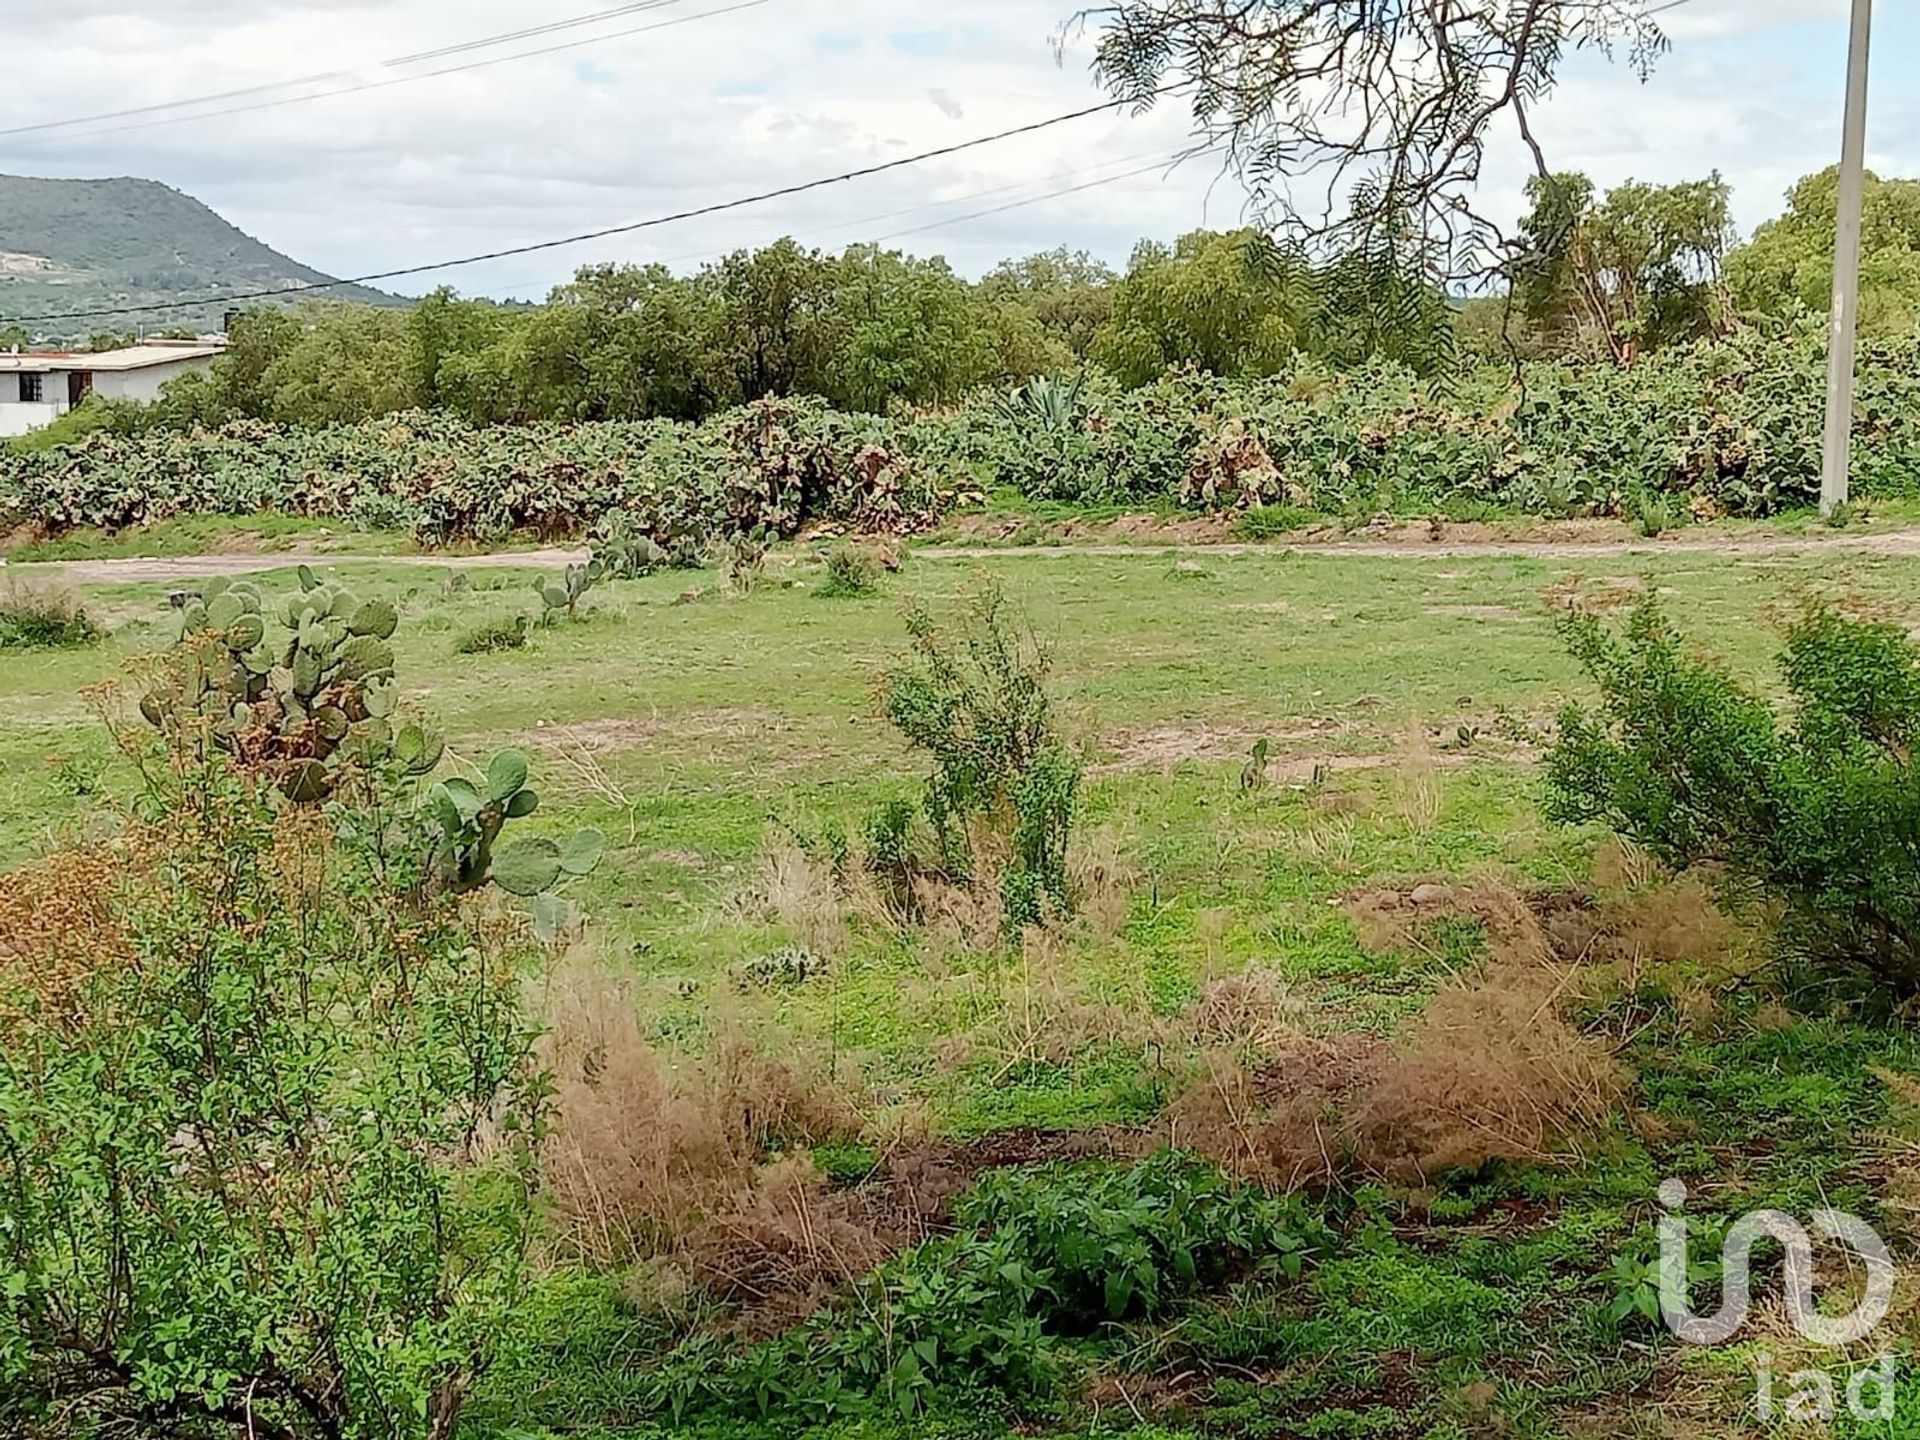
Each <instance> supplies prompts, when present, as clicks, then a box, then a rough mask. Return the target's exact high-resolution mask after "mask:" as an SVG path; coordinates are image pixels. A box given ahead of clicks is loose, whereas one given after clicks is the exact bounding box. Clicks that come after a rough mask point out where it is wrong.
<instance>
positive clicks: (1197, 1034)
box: [1186, 969, 1307, 1051]
mask: <svg viewBox="0 0 1920 1440" xmlns="http://www.w3.org/2000/svg"><path fill="white" fill-rule="evenodd" d="M1306 1008H1307V1007H1306V1004H1305V1002H1304V1001H1302V1000H1300V999H1299V998H1298V997H1297V996H1295V995H1294V994H1293V993H1292V992H1291V991H1290V990H1289V988H1288V986H1287V982H1286V981H1285V980H1283V979H1281V978H1280V977H1279V976H1278V975H1275V974H1273V973H1272V972H1271V971H1268V970H1257V969H1256V970H1246V971H1243V972H1241V973H1240V974H1238V975H1228V976H1224V977H1222V978H1220V979H1218V980H1211V981H1208V982H1207V984H1206V986H1205V988H1204V989H1203V990H1202V991H1201V994H1200V999H1199V1000H1198V1001H1197V1002H1196V1003H1195V1004H1194V1005H1192V1006H1191V1007H1190V1008H1189V1009H1188V1011H1187V1014H1186V1021H1187V1025H1188V1027H1189V1028H1190V1031H1191V1033H1192V1036H1193V1039H1194V1040H1195V1042H1196V1043H1198V1044H1199V1045H1200V1046H1201V1047H1202V1048H1205V1049H1209V1050H1217V1049H1248V1050H1255V1051H1263V1050H1279V1049H1281V1048H1283V1047H1284V1046H1285V1045H1286V1044H1287V1043H1289V1042H1290V1041H1294V1040H1297V1038H1298V1037H1299V1033H1300V1028H1299V1027H1300V1019H1301V1017H1302V1015H1304V1014H1305V1012H1306Z"/></svg>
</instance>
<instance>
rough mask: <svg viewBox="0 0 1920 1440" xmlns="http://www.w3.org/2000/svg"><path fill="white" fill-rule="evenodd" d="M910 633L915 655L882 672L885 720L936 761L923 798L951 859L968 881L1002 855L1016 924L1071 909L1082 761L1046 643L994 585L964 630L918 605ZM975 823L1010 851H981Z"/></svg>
mask: <svg viewBox="0 0 1920 1440" xmlns="http://www.w3.org/2000/svg"><path fill="white" fill-rule="evenodd" d="M907 633H908V634H909V635H910V636H911V637H912V640H913V651H912V654H911V655H910V656H909V657H908V658H907V659H905V660H903V661H902V662H901V663H899V664H897V665H896V666H894V668H893V669H892V670H890V671H889V672H888V674H887V676H886V682H885V694H886V707H887V718H888V719H890V720H891V721H892V722H893V724H894V726H895V728H897V729H898V730H899V731H900V733H901V734H902V735H903V736H905V737H906V739H907V742H908V743H909V744H910V745H912V746H914V747H915V748H917V749H921V750H925V751H926V752H927V753H928V754H929V755H930V756H931V757H932V759H933V773H932V775H930V776H929V777H928V779H927V788H926V798H925V802H924V803H925V808H926V813H927V819H928V820H929V821H930V822H931V823H932V825H933V830H934V834H935V836H936V837H937V839H938V841H939V844H940V849H941V856H942V860H943V862H944V863H945V865H946V866H947V868H948V869H949V870H950V871H952V872H953V873H954V874H955V875H956V876H959V877H963V878H973V877H975V876H976V874H977V872H978V869H979V867H980V866H981V864H982V863H983V862H990V863H994V864H998V865H999V866H1000V867H1001V868H1000V876H999V879H1000V897H1001V903H1002V907H1003V909H1004V912H1005V916H1006V921H1007V923H1008V925H1009V926H1013V927H1018V926H1020V925H1027V924H1033V923H1036V922H1037V921H1039V920H1041V919H1042V918H1044V916H1045V914H1046V911H1047V908H1048V906H1049V903H1051V906H1052V907H1053V908H1054V909H1057V910H1061V911H1065V910H1068V909H1070V908H1071V906H1072V895H1071V890H1070V886H1069V884H1068V878H1067V845H1068V841H1069V838H1070V837H1071V834H1072V829H1073V819H1074V811H1075V807H1076V804H1077V802H1078V798H1079V788H1080V773H1081V764H1080V759H1079V757H1078V756H1077V755H1075V754H1074V752H1073V751H1072V750H1071V749H1070V748H1069V747H1068V746H1067V745H1066V744H1065V743H1064V742H1063V741H1062V740H1061V739H1060V737H1059V735H1058V734H1057V733H1056V730H1055V725H1054V718H1053V704H1052V701H1051V699H1050V698H1049V697H1048V695H1047V688H1046V682H1047V674H1048V670H1049V666H1050V661H1049V657H1048V655H1047V652H1046V650H1045V649H1044V648H1043V647H1042V646H1041V645H1040V644H1039V643H1038V642H1037V641H1036V640H1034V639H1033V638H1032V637H1031V636H1030V635H1022V633H1021V632H1020V630H1019V628H1018V627H1017V626H1016V624H1015V622H1014V620H1013V617H1012V616H1011V615H1010V614H1009V613H1008V607H1007V601H1006V596H1005V594H1004V593H1003V592H1002V591H1001V590H1000V589H999V587H998V586H989V587H987V588H986V589H984V590H982V591H981V592H980V594H979V595H978V596H976V597H975V598H974V600H973V602H972V604H971V607H970V609H969V612H968V614H967V616H966V619H965V623H964V625H963V628H962V630H961V632H960V634H959V635H957V636H949V635H947V634H945V633H943V632H942V631H941V629H940V628H939V626H938V625H937V624H936V623H935V621H934V618H933V616H932V615H931V614H930V613H929V612H928V611H927V610H926V609H924V608H922V607H920V606H917V605H916V606H915V607H913V608H912V609H911V610H909V611H908V612H907ZM975 822H981V823H983V825H984V829H985V833H986V834H987V835H989V836H991V837H993V839H994V843H995V845H996V846H997V847H1000V848H1004V850H1005V852H1006V853H1005V855H1004V857H1003V856H1001V855H998V854H995V855H982V854H978V853H976V841H975V837H974V836H973V835H972V834H971V833H970V831H971V830H972V829H973V826H974V823H975Z"/></svg>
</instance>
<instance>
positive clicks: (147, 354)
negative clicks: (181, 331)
mask: <svg viewBox="0 0 1920 1440" xmlns="http://www.w3.org/2000/svg"><path fill="white" fill-rule="evenodd" d="M225 349H226V342H225V341H224V340H218V339H215V340H149V341H146V342H145V343H143V344H139V345H133V346H129V347H128V348H127V349H125V350H102V351H100V352H99V353H98V354H94V355H84V354H77V353H74V352H71V351H30V352H24V353H12V354H0V437H3V436H7V435H24V434H26V433H27V432H28V431H29V430H37V429H39V428H40V427H41V426H42V425H47V424H50V423H52V422H53V421H54V420H57V419H59V418H60V417H61V416H62V415H64V414H66V413H67V411H69V410H71V409H73V407H74V406H76V405H78V404H79V403H80V402H81V401H82V400H85V399H86V398H87V396H89V395H105V396H108V397H110V398H112V399H116V400H140V401H149V400H157V399H159V398H160V387H161V386H162V385H165V384H166V383H167V382H168V381H169V380H172V379H175V378H176V377H178V376H181V375H184V374H186V373H187V372H188V371H189V370H204V369H206V368H207V367H208V366H209V365H211V364H212V363H213V360H214V357H215V356H216V355H218V354H220V353H221V352H222V351H223V350H225Z"/></svg>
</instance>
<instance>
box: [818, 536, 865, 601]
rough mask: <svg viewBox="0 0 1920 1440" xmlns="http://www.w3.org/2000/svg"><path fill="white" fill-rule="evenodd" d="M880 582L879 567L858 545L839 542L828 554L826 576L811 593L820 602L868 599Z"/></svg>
mask: <svg viewBox="0 0 1920 1440" xmlns="http://www.w3.org/2000/svg"><path fill="white" fill-rule="evenodd" d="M879 581H880V566H879V563H878V562H877V561H875V560H874V558H873V556H872V555H870V554H868V553H867V552H866V551H865V550H862V549H861V548H860V547H859V546H858V545H854V544H852V543H850V542H848V541H844V540H843V541H841V542H840V543H839V544H838V545H836V546H834V547H833V549H831V550H829V551H828V552H827V573H826V574H825V575H824V576H822V577H821V580H820V583H819V584H818V585H817V586H815V587H814V591H813V593H814V594H816V595H818V596H820V597H821V598H822V599H823V600H846V599H858V598H860V597H861V596H865V595H871V594H872V593H873V591H874V587H875V586H876V585H878V584H879Z"/></svg>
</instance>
